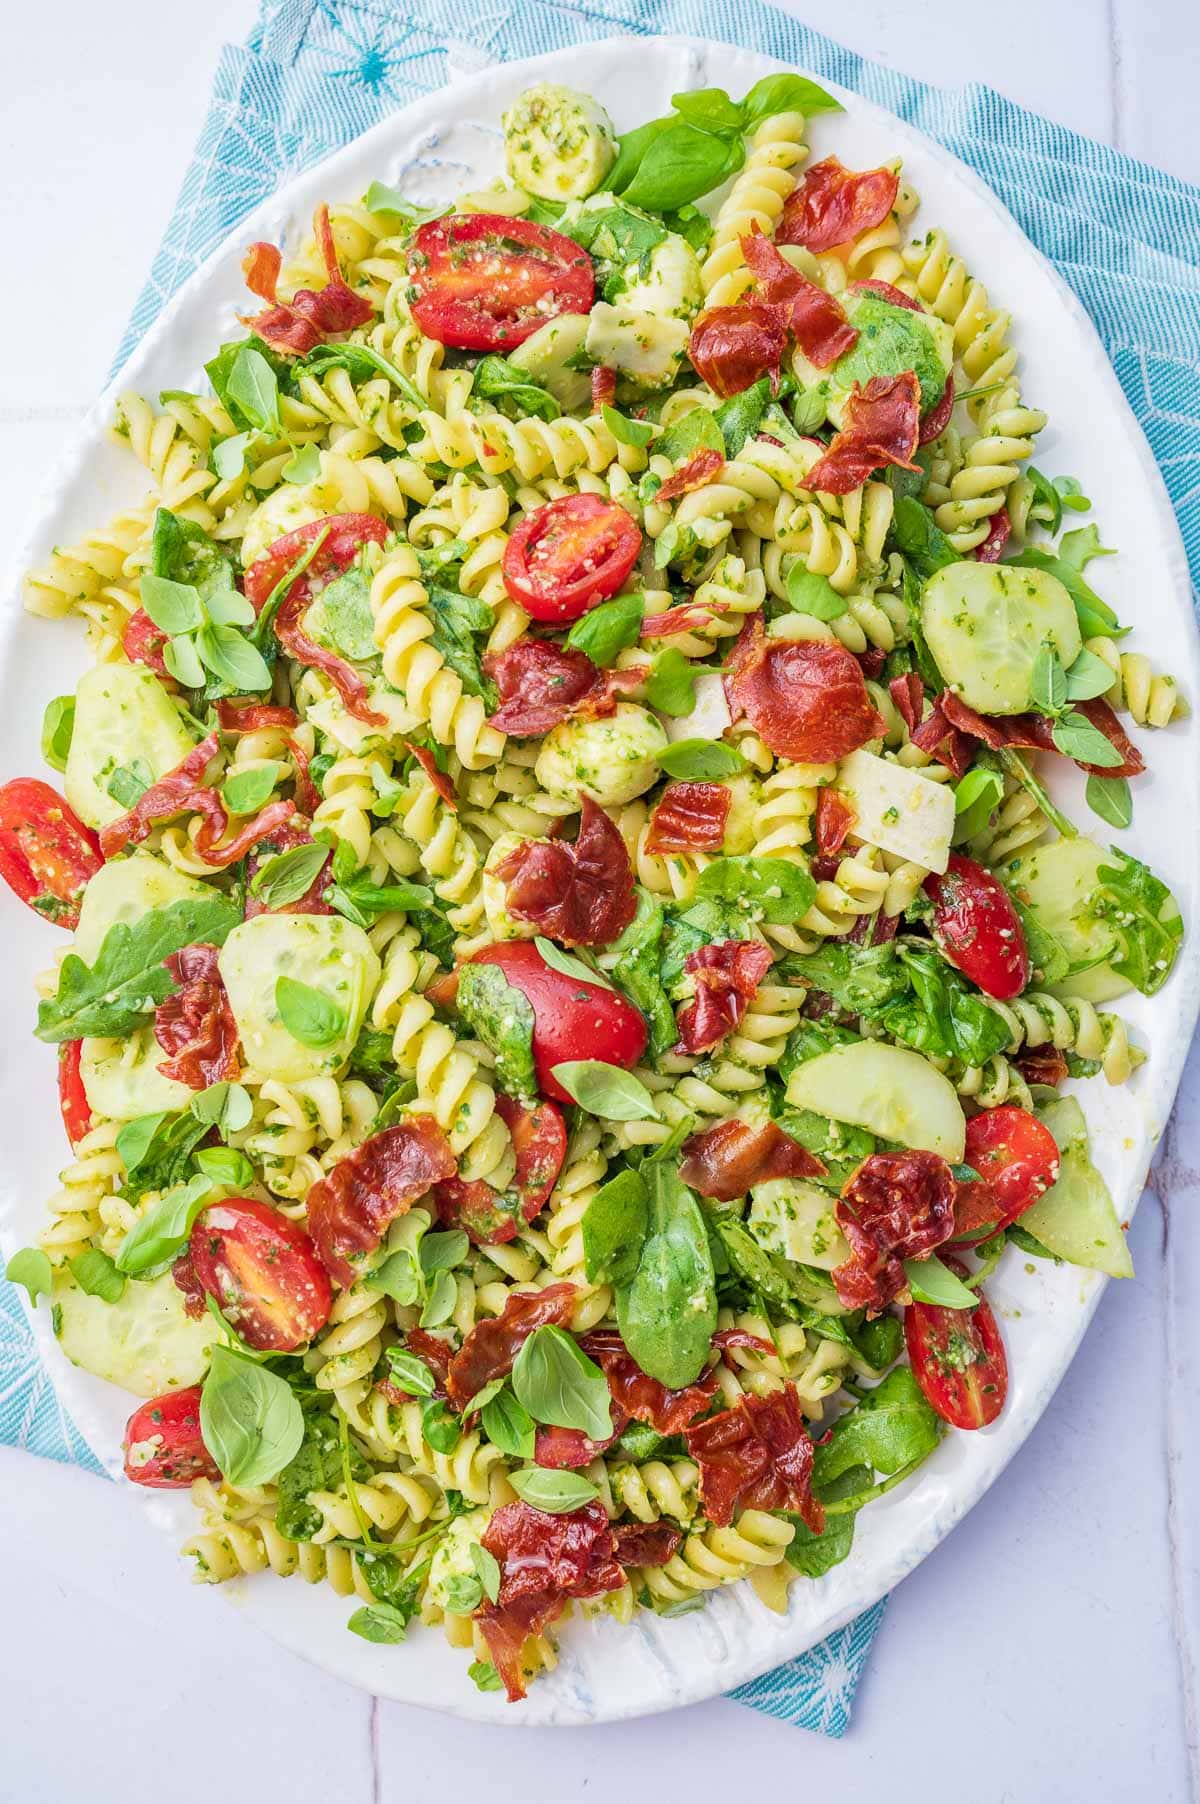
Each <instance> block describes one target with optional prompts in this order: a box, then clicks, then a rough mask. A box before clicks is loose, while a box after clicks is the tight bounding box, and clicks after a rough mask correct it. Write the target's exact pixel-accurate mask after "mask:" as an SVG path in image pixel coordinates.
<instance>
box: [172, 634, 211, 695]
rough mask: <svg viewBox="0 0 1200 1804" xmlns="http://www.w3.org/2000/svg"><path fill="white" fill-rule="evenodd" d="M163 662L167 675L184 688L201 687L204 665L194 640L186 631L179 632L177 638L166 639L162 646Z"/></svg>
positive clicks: (202, 684) (202, 685)
mask: <svg viewBox="0 0 1200 1804" xmlns="http://www.w3.org/2000/svg"><path fill="white" fill-rule="evenodd" d="M162 657H163V663H164V664H165V665H166V667H167V672H168V675H170V676H173V677H174V678H175V681H176V682H177V683H182V684H183V686H184V688H185V689H203V687H204V666H203V664H202V663H201V662H200V655H199V653H198V652H197V650H196V641H195V640H194V639H193V638H191V637H190V636H189V635H188V634H187V633H181V634H180V636H179V637H178V638H177V639H168V641H167V643H166V644H165V645H164V646H163V648H162Z"/></svg>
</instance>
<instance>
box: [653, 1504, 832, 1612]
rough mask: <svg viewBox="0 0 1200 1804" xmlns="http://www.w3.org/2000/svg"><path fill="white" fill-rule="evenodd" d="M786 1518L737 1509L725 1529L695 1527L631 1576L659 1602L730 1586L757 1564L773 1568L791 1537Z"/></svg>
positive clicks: (792, 1532)
mask: <svg viewBox="0 0 1200 1804" xmlns="http://www.w3.org/2000/svg"><path fill="white" fill-rule="evenodd" d="M795 1532H796V1531H795V1529H794V1528H793V1527H792V1525H791V1523H790V1522H781V1521H780V1519H779V1517H778V1516H769V1515H768V1514H767V1513H766V1511H765V1510H743V1511H742V1514H741V1515H740V1516H739V1517H738V1519H737V1521H736V1522H734V1523H733V1524H732V1525H731V1526H730V1527H729V1528H713V1527H709V1528H706V1529H698V1530H696V1531H695V1532H694V1533H692V1534H690V1535H688V1537H687V1539H686V1540H685V1541H684V1543H683V1546H682V1547H681V1548H680V1549H679V1552H678V1553H677V1554H675V1555H674V1556H673V1557H672V1558H671V1559H670V1560H668V1561H667V1563H666V1565H665V1566H646V1567H643V1568H642V1569H641V1570H640V1571H639V1572H638V1573H637V1574H636V1575H635V1576H634V1578H633V1581H632V1582H633V1584H634V1587H635V1589H640V1588H641V1587H642V1586H644V1587H645V1589H646V1590H647V1591H648V1592H649V1594H650V1596H651V1597H653V1598H656V1599H657V1600H658V1602H659V1603H661V1604H678V1603H683V1602H684V1601H685V1600H686V1599H687V1598H689V1597H694V1596H695V1594H696V1593H697V1592H698V1591H715V1590H716V1589H717V1587H718V1586H720V1585H732V1584H735V1583H736V1581H737V1580H738V1579H743V1578H746V1577H748V1576H749V1574H750V1573H751V1572H753V1571H754V1570H755V1569H756V1568H757V1567H763V1566H775V1565H777V1564H778V1563H779V1561H780V1560H782V1559H783V1556H784V1554H785V1553H786V1552H787V1550H788V1548H789V1547H790V1546H791V1543H792V1540H793V1538H794V1536H795Z"/></svg>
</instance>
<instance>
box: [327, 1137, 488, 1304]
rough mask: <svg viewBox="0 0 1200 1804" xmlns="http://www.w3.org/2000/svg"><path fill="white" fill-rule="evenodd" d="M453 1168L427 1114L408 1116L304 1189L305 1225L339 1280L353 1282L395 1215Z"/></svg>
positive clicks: (446, 1147)
mask: <svg viewBox="0 0 1200 1804" xmlns="http://www.w3.org/2000/svg"><path fill="white" fill-rule="evenodd" d="M455 1169H456V1165H455V1159H454V1154H453V1153H452V1152H451V1151H450V1144H449V1142H448V1140H447V1139H446V1136H445V1135H444V1134H443V1132H442V1130H441V1128H440V1127H439V1126H438V1124H437V1122H436V1121H435V1120H434V1119H433V1117H432V1116H431V1115H409V1116H407V1117H406V1118H405V1119H404V1120H403V1121H401V1122H397V1124H396V1125H395V1127H389V1128H383V1129H382V1130H381V1131H380V1132H379V1133H377V1134H372V1135H371V1136H370V1137H369V1138H368V1139H366V1140H364V1141H363V1143H362V1145H361V1146H356V1147H355V1149H354V1151H353V1152H351V1153H347V1155H346V1157H345V1158H344V1159H341V1160H339V1162H338V1163H337V1164H336V1165H335V1166H334V1168H333V1170H332V1171H331V1172H329V1173H328V1174H327V1175H326V1176H325V1177H323V1178H322V1179H321V1180H320V1181H319V1182H318V1183H316V1184H314V1185H313V1187H312V1189H311V1190H310V1191H309V1193H308V1227H309V1232H310V1234H311V1235H312V1237H313V1239H314V1241H315V1242H316V1245H317V1251H318V1253H319V1254H320V1256H321V1261H322V1263H323V1265H324V1266H325V1269H326V1271H327V1272H328V1273H329V1275H330V1277H331V1278H336V1279H337V1281H338V1283H339V1284H353V1282H354V1280H355V1277H356V1276H357V1273H358V1268H359V1267H360V1266H361V1264H362V1262H363V1259H364V1256H365V1255H367V1254H370V1253H373V1252H375V1250H376V1248H377V1247H378V1246H379V1244H380V1242H381V1241H382V1239H383V1236H384V1234H385V1232H386V1231H387V1229H388V1228H389V1227H390V1225H391V1224H392V1222H394V1221H395V1219H396V1217H397V1216H398V1215H403V1214H405V1213H406V1211H407V1210H409V1209H411V1208H412V1206H413V1204H414V1203H415V1202H416V1201H417V1198H418V1197H422V1196H424V1195H425V1194H426V1192H427V1191H429V1190H432V1188H433V1186H434V1185H435V1184H436V1183H437V1182H438V1181H439V1179H441V1178H448V1177H450V1176H452V1174H453V1173H454V1171H455Z"/></svg>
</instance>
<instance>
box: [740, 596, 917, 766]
mask: <svg viewBox="0 0 1200 1804" xmlns="http://www.w3.org/2000/svg"><path fill="white" fill-rule="evenodd" d="M725 693H726V695H727V696H728V698H729V705H730V708H731V709H732V710H733V713H734V716H735V718H736V717H737V715H739V714H744V715H745V716H746V718H747V719H748V720H749V722H750V724H751V726H752V727H753V728H754V730H755V732H756V733H757V734H758V735H759V737H760V738H761V739H762V741H763V743H764V744H765V745H768V746H769V747H770V748H771V750H772V751H773V752H775V753H777V754H778V755H779V756H780V757H783V758H792V759H795V760H796V761H797V762H798V763H802V764H826V763H830V762H832V761H833V760H834V759H835V758H845V757H846V756H847V755H848V754H849V753H850V752H853V751H857V750H858V748H859V746H861V745H866V743H867V741H868V740H869V739H878V738H879V737H880V736H881V735H882V734H883V732H884V730H885V724H884V721H883V719H882V717H881V715H880V714H879V712H878V710H877V709H876V707H875V704H874V702H872V700H871V697H870V695H869V694H868V692H867V685H866V681H865V679H864V677H863V673H862V671H861V669H860V668H859V665H858V662H857V660H856V659H855V658H854V657H853V656H852V654H851V653H850V652H848V651H847V650H846V649H845V647H844V646H842V645H831V644H826V643H825V642H823V641H821V640H809V639H768V638H767V636H766V634H765V632H764V630H763V623H762V618H761V616H760V615H758V614H752V615H751V616H750V619H749V620H748V621H747V623H746V625H745V626H744V627H743V629H742V632H741V633H740V635H739V637H738V642H737V645H736V647H735V648H734V651H733V653H732V655H731V657H730V660H729V665H728V668H727V672H726V676H725Z"/></svg>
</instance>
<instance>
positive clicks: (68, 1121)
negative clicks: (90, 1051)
mask: <svg viewBox="0 0 1200 1804" xmlns="http://www.w3.org/2000/svg"><path fill="white" fill-rule="evenodd" d="M82 1053H83V1041H82V1040H64V1041H63V1043H62V1045H61V1046H60V1047H59V1049H58V1106H59V1108H60V1109H61V1110H62V1118H63V1126H64V1127H65V1128H66V1130H67V1139H68V1140H69V1141H70V1142H71V1145H72V1146H78V1145H79V1142H80V1141H81V1140H82V1139H83V1136H84V1135H85V1134H86V1133H87V1132H88V1130H89V1128H90V1127H91V1125H92V1105H91V1103H90V1102H89V1101H88V1099H87V1091H86V1090H85V1089H84V1087H83V1073H82V1072H81V1070H80V1068H79V1067H80V1059H81V1055H82Z"/></svg>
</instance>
